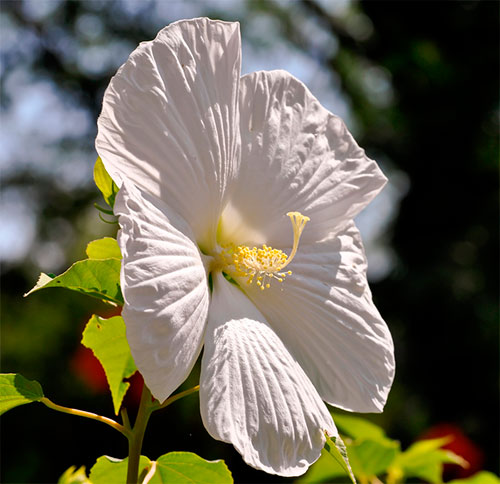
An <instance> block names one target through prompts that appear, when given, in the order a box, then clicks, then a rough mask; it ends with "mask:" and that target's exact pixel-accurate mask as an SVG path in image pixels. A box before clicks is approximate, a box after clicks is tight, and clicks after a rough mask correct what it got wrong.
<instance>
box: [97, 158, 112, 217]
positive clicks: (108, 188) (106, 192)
mask: <svg viewBox="0 0 500 484" xmlns="http://www.w3.org/2000/svg"><path fill="white" fill-rule="evenodd" d="M94 181H95V184H96V185H97V188H99V190H100V191H101V193H102V196H103V197H104V200H105V201H106V203H107V204H108V205H109V206H110V207H111V208H113V206H114V204H115V197H116V194H117V193H118V187H117V185H116V183H115V182H114V181H113V180H112V178H111V177H110V176H109V174H108V172H107V171H106V168H104V164H103V162H102V160H101V158H97V160H96V162H95V165H94Z"/></svg>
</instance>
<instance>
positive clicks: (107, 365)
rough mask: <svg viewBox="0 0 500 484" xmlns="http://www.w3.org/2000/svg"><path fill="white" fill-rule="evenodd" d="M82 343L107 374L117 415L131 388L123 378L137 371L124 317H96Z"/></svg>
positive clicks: (89, 325)
mask: <svg viewBox="0 0 500 484" xmlns="http://www.w3.org/2000/svg"><path fill="white" fill-rule="evenodd" d="M82 344H83V345H84V346H85V347H87V348H89V349H91V350H92V351H93V353H94V355H95V356H96V358H97V359H98V360H99V362H100V363H101V365H102V367H103V368H104V372H105V373H106V379H107V380H108V384H109V388H110V390H111V396H112V398H113V407H114V410H115V413H116V414H117V415H118V412H119V411H120V406H121V404H122V400H123V397H124V396H125V393H127V390H128V388H129V386H130V383H128V382H126V381H124V378H129V377H131V376H132V375H133V374H134V373H135V371H136V370H137V368H136V366H135V363H134V359H133V358H132V355H131V354H130V347H129V345H128V342H127V337H126V334H125V323H124V322H123V319H122V317H121V316H114V317H112V318H109V319H103V318H100V317H99V316H96V315H93V316H92V317H91V318H90V320H89V322H88V323H87V326H86V327H85V330H84V331H83V338H82Z"/></svg>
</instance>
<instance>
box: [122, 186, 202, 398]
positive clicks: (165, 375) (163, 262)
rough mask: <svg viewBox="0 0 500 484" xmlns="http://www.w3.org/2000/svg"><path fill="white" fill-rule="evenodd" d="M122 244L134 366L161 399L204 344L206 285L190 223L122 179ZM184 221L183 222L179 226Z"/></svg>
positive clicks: (126, 313) (125, 310)
mask: <svg viewBox="0 0 500 484" xmlns="http://www.w3.org/2000/svg"><path fill="white" fill-rule="evenodd" d="M115 213H116V214H117V215H119V217H120V219H119V221H120V227H121V229H120V231H119V233H118V243H119V245H120V249H121V251H122V256H123V260H122V271H121V287H122V291H123V297H124V299H125V305H124V307H123V311H122V316H123V319H124V321H125V324H126V326H127V339H128V342H129V344H130V349H131V351H132V356H133V357H134V361H135V363H136V365H137V368H138V369H139V371H140V372H141V373H142V375H143V376H144V380H145V382H146V385H147V386H148V388H149V389H150V390H151V392H152V393H153V395H154V396H155V398H157V399H158V400H160V401H161V402H162V401H164V400H165V399H166V398H167V397H168V396H169V395H170V394H171V393H172V392H173V391H174V390H175V389H176V388H177V387H178V386H179V385H180V384H181V383H182V382H183V381H184V380H185V379H186V378H187V376H188V375H189V373H190V371H191V369H192V368H193V366H194V364H195V362H196V359H197V358H198V356H199V354H200V351H201V347H202V344H203V334H204V331H205V326H206V321H207V313H208V306H209V289H208V284H207V275H206V272H205V268H204V265H203V261H202V256H201V254H200V252H199V250H198V248H197V246H196V245H195V244H194V243H193V241H192V237H193V236H192V234H190V233H189V229H188V227H187V226H186V225H185V223H184V222H183V221H182V220H180V219H179V218H178V217H177V216H176V214H175V212H173V211H171V210H170V209H169V208H168V207H167V206H166V205H165V204H163V203H162V202H161V201H159V200H157V199H155V198H154V197H151V196H148V195H143V194H141V193H140V192H139V190H138V189H137V188H136V187H134V186H133V185H129V184H128V183H127V182H124V183H123V185H122V187H121V189H120V191H119V192H118V195H117V197H116V203H115ZM179 229H181V230H179Z"/></svg>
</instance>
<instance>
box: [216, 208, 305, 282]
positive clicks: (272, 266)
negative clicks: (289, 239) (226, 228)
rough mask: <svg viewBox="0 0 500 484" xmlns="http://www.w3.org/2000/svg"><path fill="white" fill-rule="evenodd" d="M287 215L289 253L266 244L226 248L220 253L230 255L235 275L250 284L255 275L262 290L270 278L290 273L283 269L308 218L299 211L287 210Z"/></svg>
mask: <svg viewBox="0 0 500 484" xmlns="http://www.w3.org/2000/svg"><path fill="white" fill-rule="evenodd" d="M287 216H288V217H290V220H291V222H292V228H293V246H292V252H290V255H289V256H287V255H286V254H285V253H284V252H283V251H282V250H279V249H273V248H272V247H269V246H267V245H266V244H264V245H263V246H262V248H260V249H258V248H257V247H253V248H251V249H250V248H249V247H247V246H246V245H240V246H238V247H234V248H232V249H226V251H225V253H223V254H222V255H223V257H231V265H232V266H233V267H234V271H233V274H234V275H235V276H239V277H246V278H247V283H248V284H251V283H252V281H253V280H254V277H255V276H257V286H258V287H260V289H261V290H262V291H263V290H264V289H266V288H267V289H268V288H269V287H271V285H270V282H271V279H276V280H277V281H278V282H283V281H284V280H285V277H286V276H287V275H291V274H292V271H286V272H283V269H284V268H285V267H286V266H287V265H288V264H290V262H292V260H293V258H294V257H295V254H296V253H297V248H298V246H299V240H300V236H301V235H302V231H303V230H304V227H305V225H306V223H307V222H308V221H309V220H310V219H309V217H306V216H305V215H302V214H301V213H299V212H289V213H287Z"/></svg>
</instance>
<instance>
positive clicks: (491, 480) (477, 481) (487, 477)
mask: <svg viewBox="0 0 500 484" xmlns="http://www.w3.org/2000/svg"><path fill="white" fill-rule="evenodd" d="M499 483H500V479H499V478H498V477H497V476H495V474H493V473H492V472H488V471H481V472H478V473H476V474H474V475H473V476H470V477H466V478H464V479H454V480H453V481H449V482H448V484H499Z"/></svg>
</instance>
